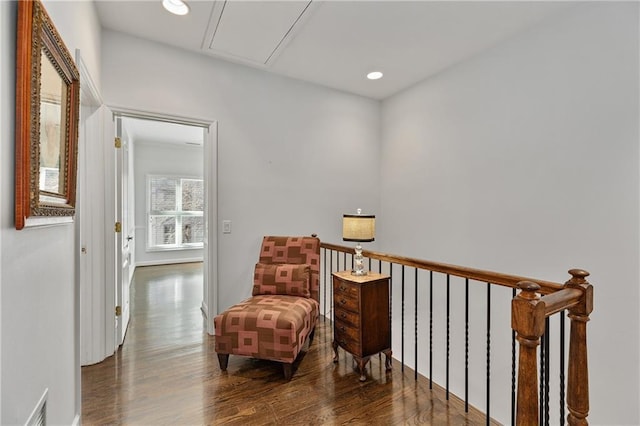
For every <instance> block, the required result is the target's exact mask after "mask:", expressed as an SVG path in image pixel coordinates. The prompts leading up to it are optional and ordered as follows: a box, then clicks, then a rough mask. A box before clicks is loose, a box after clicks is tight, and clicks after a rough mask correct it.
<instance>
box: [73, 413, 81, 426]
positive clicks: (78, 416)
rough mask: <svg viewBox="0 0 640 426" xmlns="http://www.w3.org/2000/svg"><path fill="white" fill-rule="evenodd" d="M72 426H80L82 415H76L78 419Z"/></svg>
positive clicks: (75, 419)
mask: <svg viewBox="0 0 640 426" xmlns="http://www.w3.org/2000/svg"><path fill="white" fill-rule="evenodd" d="M71 426H80V414H76V417H75V418H74V419H73V423H71Z"/></svg>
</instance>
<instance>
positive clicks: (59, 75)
mask: <svg viewBox="0 0 640 426" xmlns="http://www.w3.org/2000/svg"><path fill="white" fill-rule="evenodd" d="M79 101H80V74H79V73H78V69H77V68H76V66H75V64H74V62H73V59H72V57H71V54H70V53H69V51H68V50H67V48H66V46H65V45H64V43H63V42H62V38H61V37H60V35H59V34H58V31H57V30H56V28H55V26H54V25H53V22H52V21H51V18H50V17H49V15H48V14H47V12H46V10H45V9H44V7H43V5H42V3H40V1H39V0H35V1H34V0H24V1H19V2H18V32H17V46H16V185H15V188H16V193H15V199H16V206H15V207H16V209H15V213H16V217H15V223H16V229H22V228H24V227H25V225H29V223H28V222H29V218H52V219H54V218H60V217H64V216H74V214H75V203H76V173H77V152H78V118H79V108H80V106H79ZM35 222H37V223H43V221H39V222H38V221H35ZM46 222H47V221H44V223H46ZM52 223H55V220H52Z"/></svg>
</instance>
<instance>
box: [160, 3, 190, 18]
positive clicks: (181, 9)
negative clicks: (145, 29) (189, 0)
mask: <svg viewBox="0 0 640 426" xmlns="http://www.w3.org/2000/svg"><path fill="white" fill-rule="evenodd" d="M162 6H164V8H165V9H167V10H168V11H169V12H171V13H173V14H174V15H186V14H187V13H189V6H187V4H186V3H185V2H183V1H182V0H162Z"/></svg>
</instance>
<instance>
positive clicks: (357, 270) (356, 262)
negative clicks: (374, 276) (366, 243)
mask: <svg viewBox="0 0 640 426" xmlns="http://www.w3.org/2000/svg"><path fill="white" fill-rule="evenodd" d="M355 252H356V253H355V254H354V255H353V266H354V268H353V270H352V271H351V275H355V276H358V277H361V276H363V275H367V271H366V270H365V269H364V256H363V255H362V246H361V245H360V243H358V244H356V250H355Z"/></svg>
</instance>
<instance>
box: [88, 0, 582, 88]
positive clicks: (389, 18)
mask: <svg viewBox="0 0 640 426" xmlns="http://www.w3.org/2000/svg"><path fill="white" fill-rule="evenodd" d="M186 3H187V4H188V5H189V7H190V9H191V12H190V13H189V14H188V15H186V16H176V15H172V14H170V13H168V12H166V11H165V10H164V9H163V7H162V5H161V1H160V0H144V1H106V0H102V1H100V0H98V1H97V2H96V4H97V11H98V16H99V19H100V22H101V23H102V25H103V27H104V28H108V29H111V30H115V31H120V32H124V33H128V34H132V35H134V36H137V37H141V38H145V39H149V40H154V41H157V42H161V43H165V44H168V45H172V46H176V47H179V48H183V49H187V50H191V51H194V52H198V53H201V54H203V55H210V56H213V57H216V58H219V59H223V60H228V61H232V62H236V63H240V64H244V65H248V66H251V67H255V68H258V69H263V70H266V71H268V72H272V73H276V74H281V75H285V76H289V77H293V78H296V79H300V80H304V81H308V82H312V83H315V84H319V85H322V86H326V87H330V88H334V89H338V90H342V91H346V92H350V93H354V94H358V95H362V96H366V97H369V98H373V99H384V98H386V97H389V96H391V95H393V94H395V93H398V92H399V91H402V90H403V89H405V88H407V87H410V86H412V85H413V84H415V83H417V82H419V81H421V80H424V79H426V78H428V77H430V76H433V75H435V74H437V73H439V72H441V71H442V70H444V69H446V68H448V67H451V66H453V65H455V64H457V63H459V62H461V61H464V60H465V59H468V58H471V57H473V56H474V55H476V54H478V53H479V52H481V51H483V50H486V49H489V48H491V46H493V45H495V44H497V43H500V42H501V41H504V40H506V39H508V38H510V37H513V36H514V35H515V34H517V33H518V32H521V31H526V30H527V29H528V28H530V27H532V26H534V25H536V24H538V23H540V21H542V20H543V19H547V18H549V17H550V16H552V15H553V14H557V13H560V12H562V11H563V10H565V9H566V8H567V7H571V5H572V4H575V3H572V2H554V1H536V2H528V1H496V2H484V1H408V2H405V1H318V0H314V1H309V0H304V1H297V0H293V1H238V0H235V1H223V0H217V1H211V0H197V1H196V0H186ZM374 70H376V71H382V72H383V73H384V77H383V78H382V79H380V80H376V81H371V80H367V79H366V78H365V75H366V74H367V73H368V72H370V71H374Z"/></svg>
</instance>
